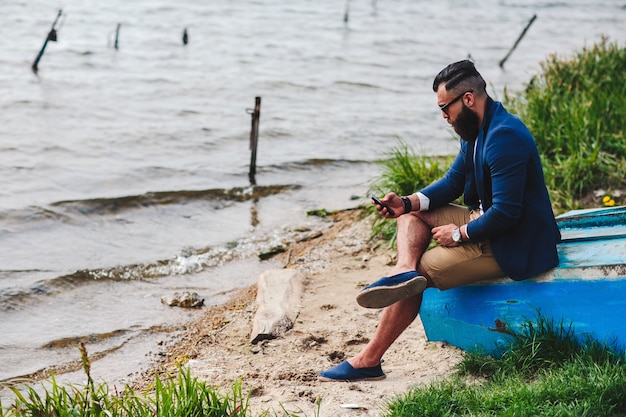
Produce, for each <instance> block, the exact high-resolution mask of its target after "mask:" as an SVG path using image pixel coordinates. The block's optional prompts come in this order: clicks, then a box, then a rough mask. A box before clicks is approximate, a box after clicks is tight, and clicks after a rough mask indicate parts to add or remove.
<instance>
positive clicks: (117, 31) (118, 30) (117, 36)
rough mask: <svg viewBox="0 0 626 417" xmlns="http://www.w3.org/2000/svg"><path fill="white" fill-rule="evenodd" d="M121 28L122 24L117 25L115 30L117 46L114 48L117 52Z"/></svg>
mask: <svg viewBox="0 0 626 417" xmlns="http://www.w3.org/2000/svg"><path fill="white" fill-rule="evenodd" d="M120 26H122V24H121V23H118V24H117V29H115V45H114V46H115V50H116V51H117V49H118V48H117V41H118V40H119V38H120Z"/></svg>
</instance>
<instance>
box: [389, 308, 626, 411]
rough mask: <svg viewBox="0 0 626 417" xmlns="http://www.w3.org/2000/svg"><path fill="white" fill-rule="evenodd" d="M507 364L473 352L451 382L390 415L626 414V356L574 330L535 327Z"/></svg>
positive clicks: (404, 400)
mask: <svg viewBox="0 0 626 417" xmlns="http://www.w3.org/2000/svg"><path fill="white" fill-rule="evenodd" d="M514 339H515V340H514V342H513V344H512V346H511V349H510V350H509V351H508V352H507V354H506V355H503V356H502V357H501V358H499V359H495V358H493V357H490V356H486V355H481V354H479V353H466V354H465V355H464V358H463V361H462V362H461V363H460V364H459V367H458V370H457V373H456V374H455V375H454V376H453V377H452V378H450V379H448V380H446V381H441V382H439V383H436V384H432V385H430V386H427V387H423V388H416V389H413V390H411V391H409V392H408V393H407V394H405V395H404V396H401V397H398V398H397V399H395V400H393V401H391V402H390V403H389V404H388V414H387V415H388V416H389V417H396V416H403V417H411V416H420V417H431V416H433V417H434V416H470V415H471V416H533V417H534V416H620V415H623V410H626V355H625V353H624V352H623V351H621V350H617V349H615V348H612V347H610V346H607V345H605V344H601V343H599V342H597V341H595V340H592V339H586V340H584V341H579V340H578V339H577V338H576V337H575V335H574V333H573V332H572V329H571V326H566V325H564V323H563V322H561V323H558V324H557V323H555V322H554V321H553V320H548V319H546V318H544V317H541V316H539V317H538V318H537V320H536V321H535V322H531V321H527V322H526V323H525V330H523V331H522V332H520V333H519V334H516V335H515V337H514Z"/></svg>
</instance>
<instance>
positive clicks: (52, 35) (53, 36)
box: [31, 10, 63, 74]
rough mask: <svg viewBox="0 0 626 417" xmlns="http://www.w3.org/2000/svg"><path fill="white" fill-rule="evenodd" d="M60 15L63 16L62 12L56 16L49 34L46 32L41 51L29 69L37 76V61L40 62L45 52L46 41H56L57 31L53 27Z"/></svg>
mask: <svg viewBox="0 0 626 417" xmlns="http://www.w3.org/2000/svg"><path fill="white" fill-rule="evenodd" d="M61 14H63V10H59V14H57V17H56V19H54V22H53V23H52V29H50V32H48V36H47V37H46V40H45V41H44V43H43V46H42V47H41V50H40V51H39V54H38V55H37V58H35V62H33V65H32V67H31V68H32V69H33V72H34V73H35V74H37V71H39V60H41V57H42V56H43V53H44V51H45V50H46V46H48V41H50V42H56V41H57V31H56V29H55V28H54V27H55V26H56V25H57V22H58V21H59V17H61Z"/></svg>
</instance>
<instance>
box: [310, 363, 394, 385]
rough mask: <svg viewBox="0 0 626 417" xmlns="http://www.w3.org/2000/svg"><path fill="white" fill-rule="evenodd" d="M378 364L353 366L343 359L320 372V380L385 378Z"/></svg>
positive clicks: (373, 379)
mask: <svg viewBox="0 0 626 417" xmlns="http://www.w3.org/2000/svg"><path fill="white" fill-rule="evenodd" d="M386 377H387V375H385V373H384V372H383V368H382V366H380V364H378V365H376V366H372V367H371V368H354V367H353V366H352V365H350V363H349V362H348V361H343V362H341V363H340V364H339V365H337V366H333V367H332V368H330V369H327V370H325V371H323V372H321V373H320V376H319V379H320V381H378V380H381V379H385V378H386Z"/></svg>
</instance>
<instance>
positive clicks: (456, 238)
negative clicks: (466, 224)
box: [452, 229, 461, 243]
mask: <svg viewBox="0 0 626 417" xmlns="http://www.w3.org/2000/svg"><path fill="white" fill-rule="evenodd" d="M452 240H454V241H455V242H457V243H458V242H460V241H461V231H460V230H459V229H454V230H453V231H452Z"/></svg>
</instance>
